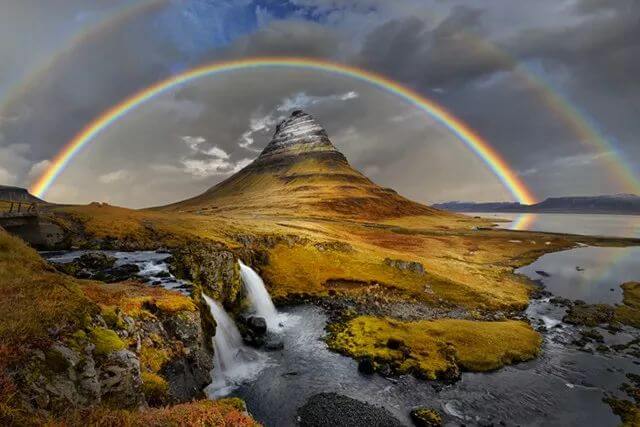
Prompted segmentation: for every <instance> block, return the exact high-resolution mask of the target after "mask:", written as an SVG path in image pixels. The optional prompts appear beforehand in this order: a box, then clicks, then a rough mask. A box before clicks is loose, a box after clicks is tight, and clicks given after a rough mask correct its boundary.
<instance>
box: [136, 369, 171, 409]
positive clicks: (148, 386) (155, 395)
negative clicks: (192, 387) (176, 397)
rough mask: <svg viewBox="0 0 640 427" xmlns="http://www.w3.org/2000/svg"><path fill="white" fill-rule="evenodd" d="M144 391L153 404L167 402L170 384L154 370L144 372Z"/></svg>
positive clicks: (148, 400)
mask: <svg viewBox="0 0 640 427" xmlns="http://www.w3.org/2000/svg"><path fill="white" fill-rule="evenodd" d="M141 378H142V392H143V393H144V396H145V398H146V400H147V402H149V404H151V405H152V406H157V405H160V404H162V403H165V402H166V401H167V399H168V396H169V384H168V383H167V381H166V380H165V379H164V378H162V377H161V376H160V375H158V374H155V373H153V372H142V374H141Z"/></svg>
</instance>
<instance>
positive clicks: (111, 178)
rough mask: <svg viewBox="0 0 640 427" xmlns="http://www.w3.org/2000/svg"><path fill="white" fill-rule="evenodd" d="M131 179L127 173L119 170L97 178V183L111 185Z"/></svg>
mask: <svg viewBox="0 0 640 427" xmlns="http://www.w3.org/2000/svg"><path fill="white" fill-rule="evenodd" d="M130 178H131V173H129V172H127V171H126V170H124V169H120V170H117V171H113V172H109V173H106V174H104V175H100V176H99V177H98V181H100V182H101V183H103V184H113V183H115V182H119V181H125V180H128V179H130Z"/></svg>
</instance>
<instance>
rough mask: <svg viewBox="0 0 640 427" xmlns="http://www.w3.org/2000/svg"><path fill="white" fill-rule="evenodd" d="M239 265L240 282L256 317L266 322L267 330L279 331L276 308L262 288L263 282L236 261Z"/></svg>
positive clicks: (253, 272)
mask: <svg viewBox="0 0 640 427" xmlns="http://www.w3.org/2000/svg"><path fill="white" fill-rule="evenodd" d="M238 262H239V263H240V274H241V275H242V281H243V282H244V286H245V289H246V291H247V298H249V302H251V306H252V307H253V309H254V310H255V312H256V315H257V316H260V317H263V318H264V320H265V321H266V322H267V328H268V329H270V330H271V331H275V330H277V329H279V325H280V319H279V316H278V311H277V310H276V306H275V305H273V301H271V297H270V296H269V292H267V288H266V287H265V286H264V282H263V281H262V279H261V278H260V276H259V275H258V273H256V272H255V271H253V269H251V267H248V266H246V265H244V264H243V263H242V261H240V260H238Z"/></svg>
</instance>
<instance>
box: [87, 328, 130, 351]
mask: <svg viewBox="0 0 640 427" xmlns="http://www.w3.org/2000/svg"><path fill="white" fill-rule="evenodd" d="M90 334H91V341H92V342H93V344H94V345H95V346H96V348H95V353H96V354H99V355H106V354H109V353H111V352H114V351H118V350H122V349H124V348H125V347H126V345H125V343H124V341H122V340H121V339H120V337H119V336H118V334H116V333H115V332H114V331H112V330H111V329H106V328H94V329H92V330H91V332H90Z"/></svg>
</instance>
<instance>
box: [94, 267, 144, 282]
mask: <svg viewBox="0 0 640 427" xmlns="http://www.w3.org/2000/svg"><path fill="white" fill-rule="evenodd" d="M139 272H140V267H138V266H137V265H136V264H123V265H120V266H118V267H113V268H108V269H106V270H102V271H98V272H96V273H95V274H94V276H93V278H94V279H96V280H100V281H103V282H107V283H115V282H122V281H125V280H129V279H132V278H134V277H136V276H137V275H138V273H139Z"/></svg>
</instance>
